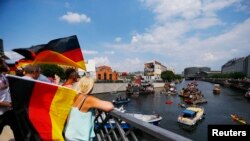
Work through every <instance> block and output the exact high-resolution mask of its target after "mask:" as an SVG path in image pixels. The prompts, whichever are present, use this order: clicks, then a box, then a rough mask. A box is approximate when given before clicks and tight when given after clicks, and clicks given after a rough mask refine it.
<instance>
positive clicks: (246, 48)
mask: <svg viewBox="0 0 250 141" xmlns="http://www.w3.org/2000/svg"><path fill="white" fill-rule="evenodd" d="M141 2H142V3H143V4H144V5H145V6H146V7H148V8H149V9H150V10H152V12H154V13H155V14H156V22H155V24H154V25H152V26H151V27H149V28H147V30H146V31H145V32H143V33H134V34H133V35H132V36H131V41H130V42H129V43H127V44H125V43H124V44H113V45H112V44H110V45H109V46H111V47H113V48H114V49H117V50H121V49H122V50H126V51H124V53H127V55H128V56H130V55H131V53H134V52H138V53H145V52H146V53H151V54H154V55H155V56H158V58H162V60H158V61H160V62H161V61H162V62H165V61H168V60H171V62H166V63H169V64H172V66H173V67H176V68H174V69H176V71H177V72H178V73H180V72H181V71H183V69H184V68H185V67H190V66H204V65H205V66H208V67H212V69H216V70H219V69H220V67H221V65H223V63H226V61H228V60H230V59H231V58H234V57H241V56H242V55H248V54H249V53H250V40H249V37H250V28H249V25H250V19H246V20H245V21H244V22H242V23H238V25H234V27H232V29H231V30H227V31H225V30H224V32H221V33H219V32H217V33H216V35H213V36H212V37H209V36H208V37H206V38H204V39H202V38H201V37H199V36H197V34H189V33H190V32H193V31H196V32H197V33H198V34H199V33H200V34H206V32H204V31H209V28H210V27H213V26H217V27H223V26H225V25H226V24H227V23H224V22H223V21H222V19H220V17H219V16H218V15H217V12H218V11H220V10H222V9H224V8H227V7H230V6H232V5H234V4H235V3H237V0H220V1H217V0H209V1H202V0H185V1H183V0H141ZM218 31H219V30H218ZM152 56H153V55H152ZM131 58H134V57H131ZM152 59H155V58H152ZM164 59H168V60H164ZM134 61H135V59H133V62H134ZM140 61H141V65H143V63H142V62H143V61H142V60H140ZM121 62H122V64H123V66H125V65H126V63H125V62H129V60H121ZM138 64H139V63H138ZM165 65H168V64H165ZM130 66H133V67H129V68H127V69H131V68H134V70H136V68H138V67H137V66H136V65H135V64H132V62H130Z"/></svg>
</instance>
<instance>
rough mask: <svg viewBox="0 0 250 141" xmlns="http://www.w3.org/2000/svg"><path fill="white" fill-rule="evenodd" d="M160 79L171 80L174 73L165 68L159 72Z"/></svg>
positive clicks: (173, 77)
mask: <svg viewBox="0 0 250 141" xmlns="http://www.w3.org/2000/svg"><path fill="white" fill-rule="evenodd" d="M161 79H162V80H164V81H168V82H171V81H172V80H174V79H175V74H174V73H173V72H172V71H169V70H166V71H163V72H162V73H161Z"/></svg>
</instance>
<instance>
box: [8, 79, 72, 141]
mask: <svg viewBox="0 0 250 141" xmlns="http://www.w3.org/2000/svg"><path fill="white" fill-rule="evenodd" d="M7 78H8V80H9V84H10V92H11V98H12V103H13V109H14V111H15V113H16V116H17V119H18V123H19V127H20V128H21V130H22V134H23V137H24V139H26V138H27V136H29V134H31V135H33V134H36V135H37V136H36V138H40V139H42V140H46V141H47V140H59V141H61V140H64V138H63V136H62V132H63V129H64V124H65V121H66V119H67V116H68V113H69V111H70V107H71V105H72V103H73V100H74V97H75V96H76V94H77V92H76V91H74V90H72V89H69V88H66V87H62V86H59V85H54V84H50V83H45V82H41V81H36V80H28V79H24V78H22V77H18V76H12V75H8V76H7ZM34 138H35V137H34ZM34 138H33V139H34ZM31 140H32V139H31Z"/></svg>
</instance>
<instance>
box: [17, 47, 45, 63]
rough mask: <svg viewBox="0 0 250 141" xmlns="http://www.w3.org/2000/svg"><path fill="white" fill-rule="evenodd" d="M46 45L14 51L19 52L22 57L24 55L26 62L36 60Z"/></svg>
mask: <svg viewBox="0 0 250 141" xmlns="http://www.w3.org/2000/svg"><path fill="white" fill-rule="evenodd" d="M45 45H46V44H41V45H36V46H32V47H30V48H16V49H13V50H12V51H15V52H17V53H19V54H20V55H23V56H24V57H25V59H26V60H34V59H35V57H36V54H37V52H38V51H39V50H40V49H42V48H44V46H45Z"/></svg>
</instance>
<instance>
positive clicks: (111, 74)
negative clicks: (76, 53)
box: [96, 66, 118, 80]
mask: <svg viewBox="0 0 250 141" xmlns="http://www.w3.org/2000/svg"><path fill="white" fill-rule="evenodd" d="M96 78H97V80H117V79H118V73H117V72H116V71H112V69H111V67H109V66H100V67H97V68H96Z"/></svg>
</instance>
